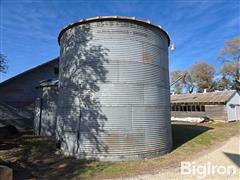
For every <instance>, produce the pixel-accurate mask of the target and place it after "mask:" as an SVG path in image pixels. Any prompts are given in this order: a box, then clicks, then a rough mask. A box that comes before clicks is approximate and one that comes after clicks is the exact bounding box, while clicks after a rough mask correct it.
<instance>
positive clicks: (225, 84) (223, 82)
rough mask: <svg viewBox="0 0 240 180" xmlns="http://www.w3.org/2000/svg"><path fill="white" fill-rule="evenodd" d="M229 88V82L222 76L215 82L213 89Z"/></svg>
mask: <svg viewBox="0 0 240 180" xmlns="http://www.w3.org/2000/svg"><path fill="white" fill-rule="evenodd" d="M229 88H230V82H229V80H228V79H227V78H226V77H225V76H222V78H221V79H220V80H219V81H217V82H216V85H215V89H217V90H220V91H223V90H225V89H229Z"/></svg>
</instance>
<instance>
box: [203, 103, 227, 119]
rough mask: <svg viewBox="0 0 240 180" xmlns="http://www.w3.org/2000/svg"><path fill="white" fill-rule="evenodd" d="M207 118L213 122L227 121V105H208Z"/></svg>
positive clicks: (206, 107)
mask: <svg viewBox="0 0 240 180" xmlns="http://www.w3.org/2000/svg"><path fill="white" fill-rule="evenodd" d="M205 109H206V116H207V117H208V118H210V119H213V120H222V121H226V120H227V109H226V105H206V106H205Z"/></svg>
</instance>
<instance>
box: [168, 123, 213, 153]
mask: <svg viewBox="0 0 240 180" xmlns="http://www.w3.org/2000/svg"><path fill="white" fill-rule="evenodd" d="M211 129H213V128H209V127H206V126H201V125H193V124H177V123H176V124H175V123H174V124H172V138H173V149H176V148H178V147H179V146H181V145H183V144H185V143H186V142H188V141H190V140H191V139H194V138H195V137H197V136H199V135H200V134H202V133H204V132H206V131H209V130H211Z"/></svg>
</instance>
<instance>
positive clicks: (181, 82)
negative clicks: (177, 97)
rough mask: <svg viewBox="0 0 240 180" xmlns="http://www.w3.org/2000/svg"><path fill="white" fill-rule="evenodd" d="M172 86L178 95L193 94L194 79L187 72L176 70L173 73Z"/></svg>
mask: <svg viewBox="0 0 240 180" xmlns="http://www.w3.org/2000/svg"><path fill="white" fill-rule="evenodd" d="M171 84H173V85H172V88H173V89H174V92H175V93H176V94H181V93H183V92H189V93H191V92H192V90H193V84H192V78H191V75H190V73H189V72H188V71H186V70H175V71H172V72H171Z"/></svg>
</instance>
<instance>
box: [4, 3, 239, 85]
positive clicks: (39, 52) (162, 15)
mask: <svg viewBox="0 0 240 180" xmlns="http://www.w3.org/2000/svg"><path fill="white" fill-rule="evenodd" d="M104 15H119V16H121V15H122V16H130V17H133V16H134V17H136V18H139V19H144V20H150V21H151V22H153V23H154V24H159V25H161V26H162V27H163V28H164V29H165V30H166V31H167V32H168V33H169V35H170V38H171V40H172V42H173V43H174V44H175V45H176V48H177V49H176V51H175V52H170V56H169V62H170V70H174V69H186V68H188V67H190V66H191V64H192V63H193V62H195V61H198V60H203V61H207V62H209V63H210V64H213V65H214V66H215V67H216V69H219V67H220V65H221V62H219V61H218V60H217V59H216V54H217V53H218V51H219V49H220V48H222V47H223V43H224V41H225V40H227V39H230V38H232V37H234V36H237V35H239V34H240V2H238V1H235V0H226V1H221V0H212V1H210V0H208V1H203V0H191V1H187V0H181V1H167V0H153V1H150V0H149V1H144V0H141V1H140V0H139V1H134V0H133V1H130V0H129V1H126V0H122V1H120V0H118V1H107V0H101V1H100V0H99V1H93V0H88V1H87V0H86V1H80V0H73V1H70V0H69V1H64V0H45V1H43V0H35V1H30V0H19V1H16V0H0V52H1V53H3V54H5V55H6V56H7V59H8V66H9V68H8V71H7V73H6V74H3V75H2V77H1V79H0V80H6V79H8V78H10V77H12V76H14V75H16V74H18V73H20V72H23V71H25V70H27V69H30V68H32V67H34V66H36V65H38V64H41V63H44V62H46V61H48V60H51V59H53V58H55V57H57V56H58V54H59V46H58V43H57V36H58V34H59V32H60V30H61V29H62V28H63V27H64V26H66V25H68V24H70V23H72V22H75V21H78V20H80V19H82V18H87V17H94V16H104Z"/></svg>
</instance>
